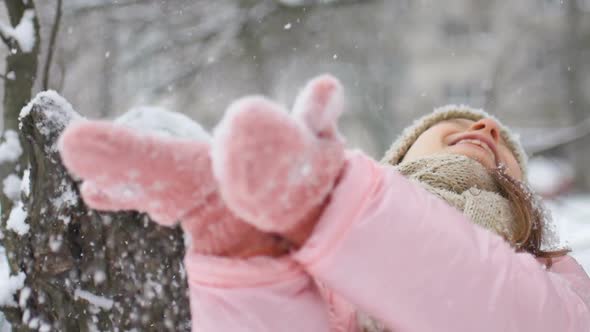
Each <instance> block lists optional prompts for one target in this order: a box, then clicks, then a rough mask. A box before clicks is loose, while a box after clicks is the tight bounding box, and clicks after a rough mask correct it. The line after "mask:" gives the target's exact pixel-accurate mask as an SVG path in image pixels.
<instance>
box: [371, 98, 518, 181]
mask: <svg viewBox="0 0 590 332" xmlns="http://www.w3.org/2000/svg"><path fill="white" fill-rule="evenodd" d="M457 118H460V119H468V120H473V121H478V120H481V119H483V118H492V119H493V120H494V121H496V122H497V123H498V126H499V127H500V135H501V136H502V138H503V139H504V141H505V142H506V145H507V146H508V148H509V149H510V150H511V151H512V153H513V154H514V156H515V157H516V160H517V161H518V164H519V165H520V168H521V169H522V173H523V178H524V179H526V173H527V172H526V165H527V155H526V152H525V151H524V148H523V147H522V145H521V143H520V139H519V138H518V136H517V135H515V134H514V133H512V132H511V131H510V129H508V128H507V127H506V126H504V125H503V124H502V123H501V122H500V121H499V120H498V119H496V118H495V117H494V116H492V115H490V114H488V113H486V112H485V111H484V110H482V109H475V108H471V107H469V106H466V105H447V106H443V107H440V108H437V109H435V110H434V112H432V113H430V114H427V115H425V116H423V117H421V118H419V119H417V120H416V121H414V123H413V124H412V125H410V126H409V127H406V128H405V129H404V130H403V131H402V133H401V135H400V136H399V137H398V138H397V139H396V140H395V141H394V142H393V144H392V145H391V147H390V148H389V150H387V152H386V153H385V156H384V157H383V159H382V160H381V161H382V162H384V163H388V164H391V165H397V164H398V163H399V162H400V161H401V160H402V159H403V158H404V156H405V155H406V153H407V152H408V150H409V149H410V147H411V146H412V144H414V142H415V141H416V140H417V139H418V137H419V136H420V135H421V134H422V133H423V132H424V131H426V130H427V129H428V128H430V127H432V126H433V125H435V124H437V123H438V122H440V121H445V120H450V119H457Z"/></svg>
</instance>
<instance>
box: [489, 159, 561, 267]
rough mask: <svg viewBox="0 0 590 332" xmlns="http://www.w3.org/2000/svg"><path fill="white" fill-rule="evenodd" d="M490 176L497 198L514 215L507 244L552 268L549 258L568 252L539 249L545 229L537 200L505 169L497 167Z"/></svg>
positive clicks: (543, 216)
mask: <svg viewBox="0 0 590 332" xmlns="http://www.w3.org/2000/svg"><path fill="white" fill-rule="evenodd" d="M492 176H493V177H494V179H495V180H496V183H497V184H498V187H499V188H500V194H501V195H503V196H504V197H506V199H508V201H509V202H510V206H511V208H512V212H513V213H514V217H515V218H514V228H513V234H512V236H511V240H510V241H509V242H511V243H512V245H513V246H514V247H515V248H516V250H517V251H525V252H529V253H531V254H533V255H534V256H535V257H539V258H545V259H546V260H547V267H551V264H552V258H556V257H561V256H564V255H566V254H567V253H568V252H570V250H569V249H567V248H563V249H556V250H550V251H546V250H543V249H541V243H542V241H543V239H544V237H545V236H547V234H545V231H546V227H545V226H546V225H545V211H544V209H543V208H542V206H541V205H540V204H539V201H538V199H537V198H536V197H535V196H534V194H533V193H532V191H531V190H530V189H529V188H528V186H526V185H525V184H524V183H523V182H521V181H519V180H516V179H514V178H512V177H511V176H509V175H508V174H506V168H505V167H502V166H500V167H498V168H496V169H495V170H494V171H492Z"/></svg>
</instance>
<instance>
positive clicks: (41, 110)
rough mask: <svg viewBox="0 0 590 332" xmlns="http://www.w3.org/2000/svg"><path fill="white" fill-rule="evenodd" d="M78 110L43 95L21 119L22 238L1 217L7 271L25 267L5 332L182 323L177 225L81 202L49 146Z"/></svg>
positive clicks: (186, 326) (184, 305)
mask: <svg viewBox="0 0 590 332" xmlns="http://www.w3.org/2000/svg"><path fill="white" fill-rule="evenodd" d="M77 117H78V115H77V114H76V113H75V112H74V111H73V110H71V107H70V106H69V104H67V103H66V102H65V101H63V100H62V99H61V98H59V97H58V96H56V95H53V94H49V93H42V94H40V95H39V96H38V97H36V98H35V101H34V103H33V106H32V109H31V111H30V113H29V115H28V116H26V117H24V118H23V119H22V131H21V135H22V137H23V138H24V142H23V143H24V144H23V150H24V154H25V155H26V157H27V159H28V160H29V161H30V166H29V169H30V184H31V186H30V194H29V195H28V196H26V195H24V194H23V195H22V196H23V197H22V199H23V203H24V207H25V210H26V212H27V218H26V223H27V224H28V225H29V227H30V229H29V231H28V232H27V233H26V234H24V235H22V236H21V235H18V234H17V233H15V232H13V231H11V230H7V229H6V226H5V225H6V223H3V224H2V232H3V233H4V240H3V244H4V246H5V249H6V252H7V256H8V257H9V263H10V266H11V269H12V270H13V272H15V273H17V272H21V271H22V272H24V273H25V274H26V280H25V287H24V288H23V289H22V290H21V291H20V294H19V295H18V296H17V297H16V299H18V300H19V301H17V302H18V303H19V306H18V308H8V309H7V310H4V311H5V312H6V313H7V318H8V320H9V321H10V322H11V324H12V326H13V330H14V331H28V330H29V328H30V329H36V328H39V327H40V326H47V328H50V330H51V331H93V330H96V328H98V330H106V331H116V330H132V329H134V328H135V329H137V330H139V331H188V330H190V310H189V302H188V297H187V286H186V277H185V273H184V269H183V266H182V257H183V256H184V244H183V236H182V233H181V231H180V229H178V228H177V229H170V228H165V227H161V226H158V225H156V224H155V223H153V222H150V221H149V219H148V217H147V216H145V215H140V214H138V213H133V212H123V213H98V212H94V211H90V210H88V209H87V208H86V207H85V205H84V204H83V202H82V201H81V200H80V198H79V195H78V191H77V186H76V183H75V182H74V180H72V179H71V178H70V176H69V175H68V173H67V171H66V170H65V168H64V167H63V166H62V164H61V161H60V157H59V153H58V152H57V149H56V142H57V139H58V137H59V135H60V133H61V131H62V130H63V129H64V127H65V126H66V125H67V123H68V122H69V121H71V120H73V119H75V118H77ZM27 294H30V295H28V297H27Z"/></svg>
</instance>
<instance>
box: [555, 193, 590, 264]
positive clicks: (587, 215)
mask: <svg viewBox="0 0 590 332" xmlns="http://www.w3.org/2000/svg"><path fill="white" fill-rule="evenodd" d="M547 205H548V207H549V209H550V210H551V212H552V214H553V219H554V221H555V223H556V225H557V227H558V229H559V233H560V235H561V239H562V242H565V244H566V245H567V246H568V247H570V248H571V249H572V250H573V252H572V256H574V257H575V258H576V259H577V260H578V262H579V263H580V264H582V266H584V269H586V272H588V273H590V194H585V195H572V196H568V197H564V198H559V199H554V200H551V201H548V202H547Z"/></svg>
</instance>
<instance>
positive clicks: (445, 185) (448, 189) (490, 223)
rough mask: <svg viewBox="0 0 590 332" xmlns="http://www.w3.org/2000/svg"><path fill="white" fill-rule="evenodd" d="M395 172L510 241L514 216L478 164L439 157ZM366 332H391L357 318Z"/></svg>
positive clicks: (462, 158) (408, 164)
mask: <svg viewBox="0 0 590 332" xmlns="http://www.w3.org/2000/svg"><path fill="white" fill-rule="evenodd" d="M394 168H395V169H396V170H397V171H398V172H400V173H401V174H402V175H404V176H405V177H407V178H408V179H410V181H414V182H416V183H417V184H418V185H420V186H421V187H423V188H424V189H426V190H427V191H429V192H431V193H432V194H434V195H436V196H438V197H440V198H442V199H443V200H445V201H446V202H447V203H449V205H451V206H453V207H455V208H457V209H459V210H460V211H462V212H463V214H465V215H466V216H467V217H468V218H469V219H470V220H471V221H472V222H473V223H475V224H477V225H479V226H481V227H484V228H486V229H488V230H490V231H492V232H494V233H496V234H498V235H501V236H503V237H505V238H506V239H508V240H510V239H511V238H512V233H513V227H512V225H513V218H514V217H513V214H512V210H511V208H510V204H509V202H508V200H507V199H506V198H504V197H502V196H501V195H500V194H499V193H498V191H499V188H498V186H497V185H496V183H495V181H494V179H493V177H492V176H491V175H490V173H489V171H488V170H487V169H486V168H485V167H484V166H483V165H481V164H480V163H479V162H477V161H475V160H473V159H470V158H468V157H465V156H461V155H451V154H440V155H433V156H429V157H425V158H422V159H419V160H415V161H409V162H401V163H400V164H398V165H395V166H394ZM357 317H358V322H359V326H361V331H363V332H388V331H390V330H388V329H386V328H385V327H384V326H383V324H381V323H380V322H379V321H377V320H375V319H373V318H371V317H368V316H366V315H364V314H362V313H359V314H358V315H357Z"/></svg>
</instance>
